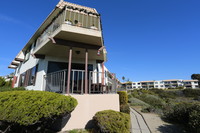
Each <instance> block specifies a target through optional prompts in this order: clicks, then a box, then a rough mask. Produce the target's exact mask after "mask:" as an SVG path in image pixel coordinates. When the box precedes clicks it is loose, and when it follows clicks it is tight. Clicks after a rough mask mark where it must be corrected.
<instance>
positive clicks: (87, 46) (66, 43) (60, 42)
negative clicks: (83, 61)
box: [54, 38, 101, 50]
mask: <svg viewBox="0 0 200 133" xmlns="http://www.w3.org/2000/svg"><path fill="white" fill-rule="evenodd" d="M54 40H55V42H56V45H64V46H69V47H78V48H85V49H95V50H98V49H100V48H101V46H97V45H92V44H87V43H81V42H73V41H68V40H63V39H58V38H54Z"/></svg>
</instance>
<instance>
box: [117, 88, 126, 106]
mask: <svg viewBox="0 0 200 133" xmlns="http://www.w3.org/2000/svg"><path fill="white" fill-rule="evenodd" d="M117 93H118V94H119V102H120V105H122V104H127V103H128V95H127V93H126V91H118V92H117Z"/></svg>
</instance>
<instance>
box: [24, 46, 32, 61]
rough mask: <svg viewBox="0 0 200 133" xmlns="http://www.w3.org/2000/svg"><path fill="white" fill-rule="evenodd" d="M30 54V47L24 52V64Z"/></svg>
mask: <svg viewBox="0 0 200 133" xmlns="http://www.w3.org/2000/svg"><path fill="white" fill-rule="evenodd" d="M30 53H31V46H30V47H29V48H28V49H27V50H26V52H25V58H24V60H25V62H26V61H27V60H28V59H29V57H30Z"/></svg>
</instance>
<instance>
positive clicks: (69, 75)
mask: <svg viewBox="0 0 200 133" xmlns="http://www.w3.org/2000/svg"><path fill="white" fill-rule="evenodd" d="M71 64H72V48H70V50H69V61H68V75H67V94H69V90H70V77H71Z"/></svg>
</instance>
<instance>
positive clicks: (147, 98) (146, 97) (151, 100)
mask: <svg viewBox="0 0 200 133" xmlns="http://www.w3.org/2000/svg"><path fill="white" fill-rule="evenodd" d="M139 99H140V100H142V101H144V102H145V103H148V104H149V105H151V106H153V107H155V108H163V106H165V102H164V101H163V100H162V99H161V98H159V97H158V96H155V95H150V94H143V95H141V96H140V97H139Z"/></svg>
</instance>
